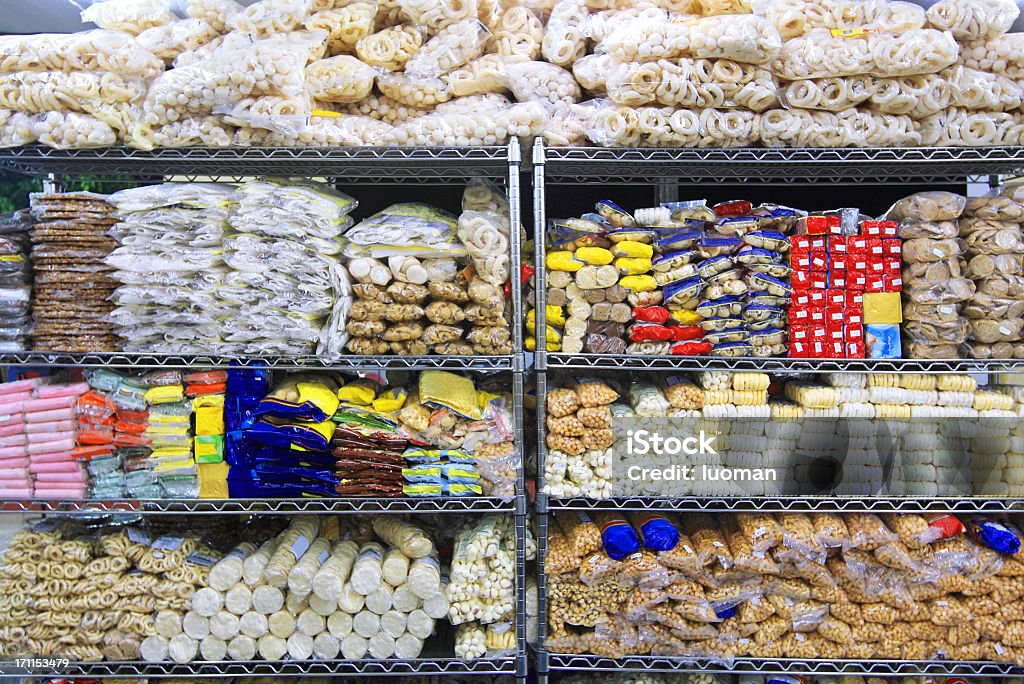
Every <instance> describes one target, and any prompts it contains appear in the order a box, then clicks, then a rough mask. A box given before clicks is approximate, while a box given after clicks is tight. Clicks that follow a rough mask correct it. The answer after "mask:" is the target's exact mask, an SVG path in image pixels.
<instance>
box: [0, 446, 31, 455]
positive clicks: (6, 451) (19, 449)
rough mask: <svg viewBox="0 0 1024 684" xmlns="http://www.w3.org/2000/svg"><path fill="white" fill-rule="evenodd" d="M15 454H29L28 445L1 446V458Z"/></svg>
mask: <svg viewBox="0 0 1024 684" xmlns="http://www.w3.org/2000/svg"><path fill="white" fill-rule="evenodd" d="M15 456H28V447H27V446H13V447H0V458H13V457H15Z"/></svg>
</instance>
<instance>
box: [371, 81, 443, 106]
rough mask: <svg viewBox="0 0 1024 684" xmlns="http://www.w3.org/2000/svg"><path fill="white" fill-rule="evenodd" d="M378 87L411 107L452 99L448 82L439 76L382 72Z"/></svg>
mask: <svg viewBox="0 0 1024 684" xmlns="http://www.w3.org/2000/svg"><path fill="white" fill-rule="evenodd" d="M377 87H379V88H380V91H381V92H382V93H384V95H386V96H387V97H389V98H391V99H393V100H395V101H397V102H401V103H402V104H404V105H408V106H410V107H434V106H436V105H438V104H440V103H442V102H447V101H448V100H450V99H452V94H451V90H450V89H449V87H448V84H447V83H445V82H444V81H443V80H441V79H439V78H413V77H411V76H409V75H408V74H405V73H391V74H381V75H380V76H378V78H377Z"/></svg>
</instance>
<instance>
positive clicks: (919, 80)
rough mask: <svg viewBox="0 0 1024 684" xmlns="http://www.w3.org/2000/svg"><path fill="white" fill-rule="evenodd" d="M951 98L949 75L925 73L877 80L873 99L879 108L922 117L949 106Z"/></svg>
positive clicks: (913, 116) (918, 117)
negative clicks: (947, 76) (946, 76)
mask: <svg viewBox="0 0 1024 684" xmlns="http://www.w3.org/2000/svg"><path fill="white" fill-rule="evenodd" d="M952 98H953V87H952V84H951V83H950V81H949V79H947V78H945V77H944V76H942V75H941V74H925V75H919V76H900V77H897V78H887V79H880V80H878V81H876V83H875V91H874V92H873V93H872V95H871V98H870V103H871V106H872V107H874V108H875V109H877V110H878V111H880V112H885V113H887V114H906V115H908V116H910V117H911V118H913V119H923V118H924V117H926V116H931V115H932V114H935V113H936V112H940V111H942V110H943V109H945V108H946V107H948V106H949V104H950V102H951V101H952Z"/></svg>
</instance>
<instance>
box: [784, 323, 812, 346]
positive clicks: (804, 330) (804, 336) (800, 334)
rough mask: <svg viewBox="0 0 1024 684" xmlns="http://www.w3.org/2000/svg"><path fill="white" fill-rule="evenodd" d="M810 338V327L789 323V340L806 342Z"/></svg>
mask: <svg viewBox="0 0 1024 684" xmlns="http://www.w3.org/2000/svg"><path fill="white" fill-rule="evenodd" d="M810 340H811V331H810V327H809V326H806V325H791V326H790V327H789V341H790V342H791V343H792V342H803V343H807V342H810Z"/></svg>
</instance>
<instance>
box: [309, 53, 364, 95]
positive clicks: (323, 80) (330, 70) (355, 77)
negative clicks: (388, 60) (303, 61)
mask: <svg viewBox="0 0 1024 684" xmlns="http://www.w3.org/2000/svg"><path fill="white" fill-rule="evenodd" d="M376 75H377V72H375V71H374V70H373V68H372V67H370V66H369V65H368V64H364V63H363V62H361V61H359V60H358V59H356V58H355V57H353V56H351V55H338V56H337V57H330V58H328V59H321V60H319V61H316V62H313V63H312V64H310V65H309V66H307V67H306V83H307V84H308V85H309V92H310V94H311V95H312V96H313V98H314V99H316V100H321V101H323V102H342V103H344V102H358V101H359V100H362V99H363V98H365V97H366V96H367V95H369V94H370V92H371V91H372V90H373V83H374V78H375V77H376Z"/></svg>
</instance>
